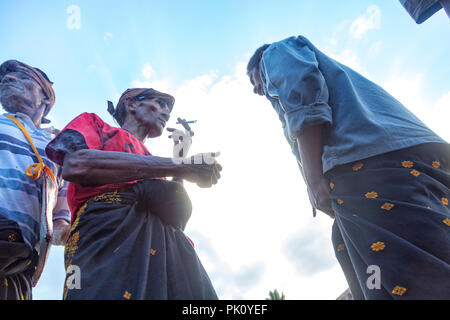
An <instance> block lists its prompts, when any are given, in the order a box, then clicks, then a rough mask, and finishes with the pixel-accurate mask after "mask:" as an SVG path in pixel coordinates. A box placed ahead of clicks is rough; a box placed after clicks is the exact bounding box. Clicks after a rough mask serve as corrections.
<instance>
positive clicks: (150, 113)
mask: <svg viewBox="0 0 450 320" xmlns="http://www.w3.org/2000/svg"><path fill="white" fill-rule="evenodd" d="M134 116H135V118H136V120H137V122H138V123H139V124H140V125H143V126H145V127H146V128H148V129H149V138H154V137H159V136H160V135H161V134H162V133H163V130H164V127H165V126H166V123H167V121H169V118H170V109H169V107H168V106H167V104H166V103H165V102H164V101H162V100H160V99H158V98H154V99H146V100H142V101H136V102H134Z"/></svg>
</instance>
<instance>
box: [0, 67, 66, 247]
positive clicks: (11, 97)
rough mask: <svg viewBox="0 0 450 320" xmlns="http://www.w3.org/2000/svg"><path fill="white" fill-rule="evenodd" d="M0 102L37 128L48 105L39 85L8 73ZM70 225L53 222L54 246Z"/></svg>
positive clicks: (1, 86)
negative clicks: (29, 120)
mask: <svg viewBox="0 0 450 320" xmlns="http://www.w3.org/2000/svg"><path fill="white" fill-rule="evenodd" d="M0 102H1V104H2V106H3V108H4V109H5V110H6V111H8V112H11V113H17V112H20V113H23V114H26V115H27V116H29V117H30V118H31V120H32V121H33V123H34V125H35V126H36V127H37V128H39V127H40V126H41V121H42V118H43V116H44V112H45V108H46V107H47V104H48V103H49V100H48V98H47V97H46V96H45V94H44V91H43V90H42V88H41V86H40V85H39V83H37V82H36V81H35V80H34V79H32V78H31V77H29V76H28V75H26V74H24V73H21V72H10V73H8V74H6V75H5V76H4V77H3V79H2V81H1V82H0ZM69 231H70V225H69V223H67V222H66V221H64V220H55V221H53V238H52V243H53V244H54V245H64V244H65V243H66V240H67V238H68V236H69Z"/></svg>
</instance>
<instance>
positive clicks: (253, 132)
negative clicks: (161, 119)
mask: <svg viewBox="0 0 450 320" xmlns="http://www.w3.org/2000/svg"><path fill="white" fill-rule="evenodd" d="M245 66H246V63H240V64H238V65H237V66H236V69H235V72H234V73H233V74H231V75H226V76H222V77H219V76H218V75H217V73H216V72H210V73H208V74H204V75H201V76H199V77H196V78H194V79H191V80H189V81H186V82H185V83H183V84H182V85H181V86H179V87H178V88H177V89H175V90H173V94H174V96H175V98H176V101H177V102H176V104H175V108H174V110H173V114H172V118H171V120H170V121H169V123H168V126H170V127H174V126H177V125H175V124H174V122H175V121H176V118H177V117H182V118H186V119H189V120H197V123H196V124H194V125H193V126H192V127H193V130H194V132H195V136H194V137H193V145H192V147H191V152H190V153H191V154H196V153H199V152H211V151H220V152H221V156H220V157H219V158H218V160H219V162H220V163H221V164H222V165H223V171H222V178H221V180H220V181H219V184H218V185H216V186H214V187H213V188H211V189H200V188H198V187H197V186H195V185H192V184H190V183H187V184H186V189H187V190H188V193H189V195H190V197H191V200H192V202H193V206H194V211H193V214H192V218H191V220H190V221H189V223H188V226H187V228H186V234H187V235H188V236H189V237H191V238H192V240H193V241H194V242H195V244H196V250H197V252H198V255H199V257H200V259H201V261H202V263H203V264H204V266H205V269H206V270H207V272H208V274H209V275H210V277H211V281H212V282H213V284H214V286H215V288H216V290H217V293H218V294H219V297H220V298H221V299H264V298H266V297H267V296H268V293H269V291H270V290H274V289H278V290H279V291H283V292H284V293H285V295H286V297H287V299H313V298H317V299H335V298H337V297H338V296H339V295H340V294H341V293H342V292H343V291H344V290H345V289H346V288H347V287H346V286H347V285H346V282H345V278H344V275H343V274H342V272H339V268H336V266H337V261H336V260H335V259H334V254H333V249H332V244H331V240H330V237H331V236H330V235H331V219H328V217H318V218H317V219H316V220H314V219H313V218H312V209H311V206H310V204H309V201H308V197H307V195H306V190H305V186H304V183H303V182H302V177H301V174H300V172H299V169H298V167H297V164H296V160H295V158H294V156H293V155H292V154H291V151H290V148H289V146H288V144H287V142H286V141H285V139H284V136H283V131H282V128H281V124H280V123H279V120H278V117H277V115H276V113H275V111H274V110H273V109H272V106H271V105H270V103H269V102H268V101H267V100H266V99H265V98H263V97H259V96H256V95H254V94H253V92H252V88H251V85H250V82H249V80H248V77H247V76H246V72H245ZM148 147H149V150H150V152H152V153H153V154H156V155H161V156H170V155H171V154H172V146H171V142H170V141H169V139H168V138H167V135H163V137H161V138H159V139H155V140H152V141H150V142H149V143H148ZM312 221H314V223H313V225H310V224H311V222H312ZM305 226H308V230H310V233H308V237H310V238H309V241H310V242H311V243H316V244H322V245H324V246H325V248H320V249H321V250H322V251H323V254H322V255H321V257H320V258H319V259H318V260H317V263H318V264H320V263H321V261H326V262H327V265H326V266H323V269H322V270H321V272H320V273H318V274H317V276H318V275H319V274H320V276H321V277H323V279H334V280H333V281H332V282H326V283H325V282H322V281H321V280H320V277H318V278H316V275H314V276H311V274H310V273H309V271H308V270H310V268H303V266H301V265H299V264H298V263H295V261H292V259H291V258H290V257H289V256H288V255H286V254H285V250H284V249H285V245H286V243H289V242H288V241H289V239H291V238H293V237H295V236H296V235H298V234H299V232H303V231H302V230H306V229H304V228H306V227H305ZM307 240H308V239H305V241H307ZM317 247H318V246H315V248H317ZM330 261H331V262H330ZM248 274H252V277H251V278H250V277H247V275H248ZM311 279H314V281H315V282H314V281H311ZM317 285H319V286H322V288H326V289H325V290H323V289H322V290H318V289H316V288H313V286H317Z"/></svg>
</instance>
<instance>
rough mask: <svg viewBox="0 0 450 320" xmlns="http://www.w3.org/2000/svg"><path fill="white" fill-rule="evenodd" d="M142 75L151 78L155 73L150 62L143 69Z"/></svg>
mask: <svg viewBox="0 0 450 320" xmlns="http://www.w3.org/2000/svg"><path fill="white" fill-rule="evenodd" d="M142 75H143V76H144V78H145V79H150V78H151V77H152V75H153V68H152V66H151V65H150V64H149V63H146V64H145V66H144V68H143V69H142Z"/></svg>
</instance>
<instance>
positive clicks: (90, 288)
mask: <svg viewBox="0 0 450 320" xmlns="http://www.w3.org/2000/svg"><path fill="white" fill-rule="evenodd" d="M174 103H175V98H174V97H172V96H171V95H169V94H166V93H163V92H159V91H157V90H154V89H150V88H148V89H128V90H126V91H125V92H124V93H123V94H122V96H121V98H120V100H119V102H118V104H117V108H114V105H113V104H112V103H109V106H108V111H109V112H110V113H111V115H112V116H113V118H114V119H115V120H116V122H117V124H118V125H119V127H112V126H110V125H108V124H107V123H106V122H104V121H103V120H102V119H101V118H100V117H99V116H97V115H96V114H94V113H83V114H81V115H79V116H78V117H76V118H75V119H74V120H72V121H71V122H70V123H69V124H68V125H67V126H66V127H65V128H64V129H63V130H62V131H61V133H60V134H59V135H58V136H57V137H56V138H55V139H54V140H53V141H52V142H50V143H49V144H48V146H47V148H46V152H47V155H48V156H49V157H50V158H51V159H52V160H53V161H55V162H56V163H58V164H60V165H62V166H63V177H64V178H65V179H66V180H67V181H70V184H69V188H68V192H67V200H68V202H69V205H70V208H71V212H72V229H71V231H70V237H69V240H68V241H67V245H66V252H65V263H66V268H67V270H71V269H74V268H75V269H78V268H79V270H80V273H79V274H78V281H79V282H78V283H79V284H80V285H77V281H76V280H77V279H75V275H76V273H74V274H72V273H71V272H68V274H67V281H66V286H65V290H64V299H67V300H80V299H83V300H84V299H87V300H91V299H96V300H97V299H107V300H116V299H122V300H148V299H152V300H165V299H171V300H172V299H177V300H178V299H183V300H203V299H206V300H211V299H217V295H216V293H215V290H214V288H213V286H212V283H211V281H210V280H209V277H208V274H207V273H206V271H205V269H204V268H203V266H202V264H201V262H200V260H199V258H198V257H197V254H196V252H195V250H194V247H193V245H191V242H190V241H189V239H188V238H187V236H186V235H185V234H184V232H183V230H184V228H185V226H186V224H187V222H188V220H189V218H190V215H191V210H192V205H191V202H190V200H189V197H188V195H187V194H186V191H185V190H184V187H183V185H182V184H181V183H179V182H177V181H172V180H167V179H165V178H166V177H173V178H176V179H177V180H180V179H182V180H188V181H191V182H194V183H196V184H197V185H198V186H200V187H203V188H210V187H212V185H215V184H217V182H218V180H219V179H220V171H221V170H222V167H221V166H220V164H218V163H217V162H216V160H215V156H216V155H211V154H204V155H202V157H195V158H194V159H193V160H192V161H188V159H184V160H185V161H178V160H177V159H174V158H165V157H158V156H156V155H152V154H151V153H150V151H149V150H148V149H147V148H146V146H145V145H144V143H145V142H146V141H147V139H149V138H157V137H159V136H161V134H162V132H163V129H164V127H165V125H166V122H167V121H168V120H169V117H170V112H171V111H172V108H173V105H174ZM75 266H76V267H75ZM75 269H74V270H75ZM72 280H73V282H71V281H72Z"/></svg>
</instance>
